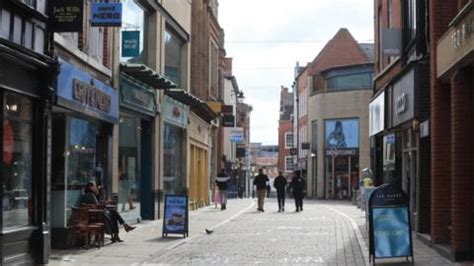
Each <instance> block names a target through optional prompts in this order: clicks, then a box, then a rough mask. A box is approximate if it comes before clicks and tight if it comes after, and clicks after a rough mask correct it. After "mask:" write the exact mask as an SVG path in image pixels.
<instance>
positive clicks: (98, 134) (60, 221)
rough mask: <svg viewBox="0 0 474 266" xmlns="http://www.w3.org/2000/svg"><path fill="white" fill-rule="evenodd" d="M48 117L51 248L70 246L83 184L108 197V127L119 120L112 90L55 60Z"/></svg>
mask: <svg viewBox="0 0 474 266" xmlns="http://www.w3.org/2000/svg"><path fill="white" fill-rule="evenodd" d="M60 65H61V66H60V73H59V76H58V79H57V83H56V86H55V105H54V107H53V119H52V151H51V157H52V167H51V227H52V241H51V244H52V247H53V248H66V247H68V246H70V245H71V244H72V243H70V242H71V241H69V240H70V234H71V230H70V224H71V221H70V218H71V207H72V206H77V205H79V201H80V199H81V195H82V191H83V188H84V186H85V184H86V183H87V182H89V181H95V182H96V183H97V185H98V186H99V189H100V191H99V200H108V199H111V197H112V150H113V126H114V124H117V123H118V121H119V98H118V91H117V90H116V89H114V88H112V87H111V86H109V85H107V84H106V83H104V82H103V81H100V80H98V79H96V78H94V77H93V76H92V75H90V74H89V73H88V72H86V71H84V70H82V69H80V68H79V67H77V66H75V65H73V64H71V63H70V62H68V61H66V60H63V59H60Z"/></svg>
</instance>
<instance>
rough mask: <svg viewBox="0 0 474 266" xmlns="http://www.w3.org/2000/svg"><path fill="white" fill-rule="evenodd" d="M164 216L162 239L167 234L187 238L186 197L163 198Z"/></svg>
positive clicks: (172, 196) (167, 196)
mask: <svg viewBox="0 0 474 266" xmlns="http://www.w3.org/2000/svg"><path fill="white" fill-rule="evenodd" d="M164 213H165V216H164V219H163V235H162V236H163V237H165V236H168V234H182V235H183V236H184V237H186V236H188V197H187V196H181V195H180V196H178V195H166V196H165V212H164Z"/></svg>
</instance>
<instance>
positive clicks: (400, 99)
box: [395, 93, 408, 115]
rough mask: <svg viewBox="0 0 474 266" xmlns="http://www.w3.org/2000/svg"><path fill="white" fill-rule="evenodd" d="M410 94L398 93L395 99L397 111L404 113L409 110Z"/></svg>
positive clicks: (397, 112)
mask: <svg viewBox="0 0 474 266" xmlns="http://www.w3.org/2000/svg"><path fill="white" fill-rule="evenodd" d="M407 103H408V96H407V94H406V93H402V94H400V95H398V96H397V97H396V99H395V113H396V114H397V115H399V114H403V113H404V112H406V111H407Z"/></svg>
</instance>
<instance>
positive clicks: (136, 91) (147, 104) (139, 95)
mask: <svg viewBox="0 0 474 266" xmlns="http://www.w3.org/2000/svg"><path fill="white" fill-rule="evenodd" d="M139 84H140V83H135V82H132V81H131V80H129V78H126V77H125V76H123V75H122V76H121V77H120V96H121V97H120V101H121V102H120V104H121V105H122V106H124V107H127V108H129V109H133V110H135V111H138V112H140V113H143V114H147V115H151V116H154V115H155V113H156V105H155V93H154V91H153V90H151V89H147V87H146V86H141V85H139Z"/></svg>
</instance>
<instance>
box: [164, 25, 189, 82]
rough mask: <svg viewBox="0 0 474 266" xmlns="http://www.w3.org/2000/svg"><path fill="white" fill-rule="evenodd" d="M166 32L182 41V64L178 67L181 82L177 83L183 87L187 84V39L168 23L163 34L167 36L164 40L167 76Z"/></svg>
mask: <svg viewBox="0 0 474 266" xmlns="http://www.w3.org/2000/svg"><path fill="white" fill-rule="evenodd" d="M166 34H169V35H170V36H172V37H174V38H175V39H176V40H178V41H179V42H180V47H181V50H180V56H181V58H180V66H179V68H178V70H179V77H178V81H179V83H178V84H177V85H178V87H182V88H183V87H185V84H186V82H185V69H186V56H187V54H186V45H187V41H186V40H185V39H183V38H182V37H181V35H180V34H179V33H178V32H177V31H176V30H174V29H173V28H172V27H171V26H170V25H168V24H167V25H166V27H165V31H164V35H163V36H165V37H164V38H163V42H164V43H163V45H164V49H165V51H164V57H165V59H164V61H165V62H164V67H165V76H167V75H166V66H167V64H166V57H167V56H166V50H167V49H166ZM167 78H168V79H170V78H169V77H168V76H167Z"/></svg>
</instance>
